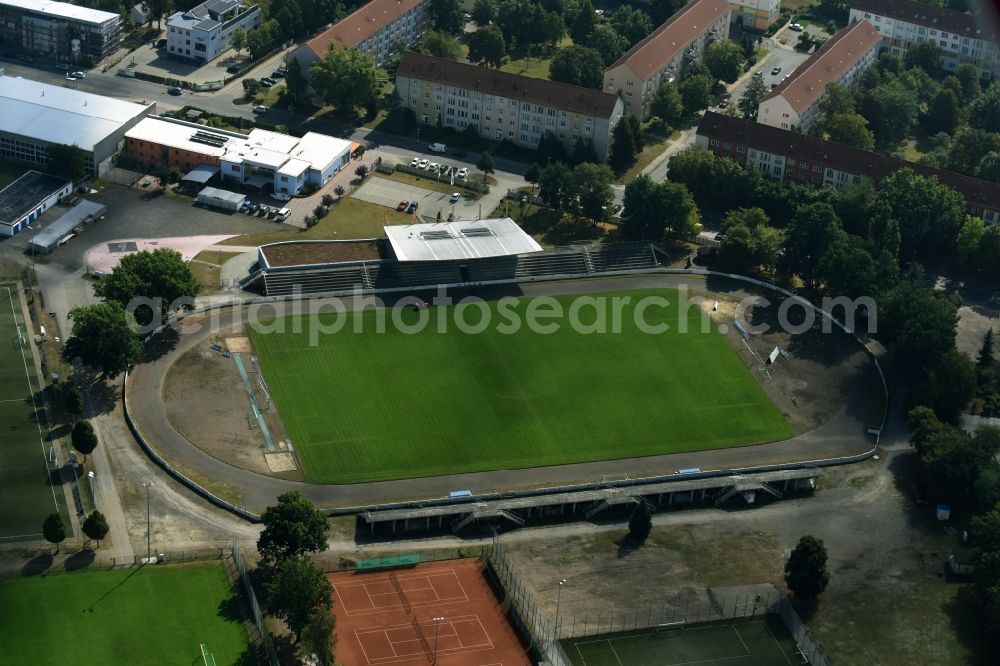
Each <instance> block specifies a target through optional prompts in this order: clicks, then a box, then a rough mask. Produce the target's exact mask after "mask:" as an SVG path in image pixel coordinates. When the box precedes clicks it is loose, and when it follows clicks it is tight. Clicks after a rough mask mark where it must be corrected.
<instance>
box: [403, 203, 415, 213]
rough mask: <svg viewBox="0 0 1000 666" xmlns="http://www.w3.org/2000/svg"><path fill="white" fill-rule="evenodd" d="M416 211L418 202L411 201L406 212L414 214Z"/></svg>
mask: <svg viewBox="0 0 1000 666" xmlns="http://www.w3.org/2000/svg"><path fill="white" fill-rule="evenodd" d="M416 210H417V202H416V201H411V202H410V205H409V206H407V207H406V212H407V213H413V212H415V211H416Z"/></svg>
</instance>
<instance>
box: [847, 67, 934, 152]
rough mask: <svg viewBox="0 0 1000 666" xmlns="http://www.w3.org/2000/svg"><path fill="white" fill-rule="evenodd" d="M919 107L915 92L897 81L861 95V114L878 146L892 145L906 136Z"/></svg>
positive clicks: (886, 146) (910, 129)
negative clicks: (873, 134) (873, 132)
mask: <svg viewBox="0 0 1000 666" xmlns="http://www.w3.org/2000/svg"><path fill="white" fill-rule="evenodd" d="M919 108H920V104H919V101H918V100H917V95H916V93H914V92H913V91H912V90H909V89H907V88H906V87H905V86H904V85H903V84H902V82H900V81H898V80H894V81H889V82H888V83H883V84H881V85H879V86H878V87H876V88H874V89H872V90H868V91H867V92H865V93H864V94H863V95H862V101H861V115H863V116H864V117H865V118H866V119H867V120H868V125H869V127H871V128H873V129H874V131H875V142H876V144H877V145H878V146H879V148H881V149H886V148H889V147H892V146H895V145H896V144H898V143H899V142H900V141H902V140H903V139H905V138H906V137H907V136H909V135H910V132H911V131H912V129H913V124H914V122H916V119H917V111H918V109H919Z"/></svg>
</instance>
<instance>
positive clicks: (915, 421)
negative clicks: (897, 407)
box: [906, 405, 948, 455]
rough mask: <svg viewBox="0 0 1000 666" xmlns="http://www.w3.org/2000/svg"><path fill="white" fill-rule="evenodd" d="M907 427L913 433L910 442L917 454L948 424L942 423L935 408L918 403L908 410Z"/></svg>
mask: <svg viewBox="0 0 1000 666" xmlns="http://www.w3.org/2000/svg"><path fill="white" fill-rule="evenodd" d="M906 427H907V428H909V429H910V433H912V434H911V435H910V443H911V444H913V448H914V449H916V450H917V455H920V454H921V453H922V452H923V449H924V446H925V445H926V444H927V442H929V441H931V440H932V439H933V438H934V437H936V436H937V435H938V434H939V433H941V432H942V431H944V430H946V429H947V428H948V426H947V425H945V424H944V423H941V420H940V419H939V418H938V417H937V414H935V413H934V410H933V409H931V408H930V407H927V406H925V405H917V406H916V407H914V408H913V409H911V410H910V411H909V412H907V414H906Z"/></svg>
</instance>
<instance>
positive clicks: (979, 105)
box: [969, 82, 1000, 132]
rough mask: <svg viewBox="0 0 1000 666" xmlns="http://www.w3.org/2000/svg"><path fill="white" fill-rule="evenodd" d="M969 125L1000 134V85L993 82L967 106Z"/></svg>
mask: <svg viewBox="0 0 1000 666" xmlns="http://www.w3.org/2000/svg"><path fill="white" fill-rule="evenodd" d="M969 125H970V126H971V127H974V128H976V129H981V130H985V131H987V132H1000V84H998V83H996V82H994V83H992V84H990V87H989V88H987V89H986V90H985V91H983V92H982V93H981V94H980V95H979V97H977V98H975V99H974V100H972V103H971V104H970V105H969Z"/></svg>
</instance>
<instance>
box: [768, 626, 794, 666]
mask: <svg viewBox="0 0 1000 666" xmlns="http://www.w3.org/2000/svg"><path fill="white" fill-rule="evenodd" d="M761 624H763V625H764V631H766V632H767V635H768V636H770V637H771V640H772V641H774V644H775V645H777V646H778V652H780V653H781V656H782V657H784V658H785V661H787V662H788V666H793V664H792V659H791V657H789V656H788V655H787V654H785V648H783V647H781V643H780V642H779V641H778V637H777V636H775V635H774V632H772V631H771V628H770V627H768V626H767V622H762V623H761ZM796 645H797V644H796Z"/></svg>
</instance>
